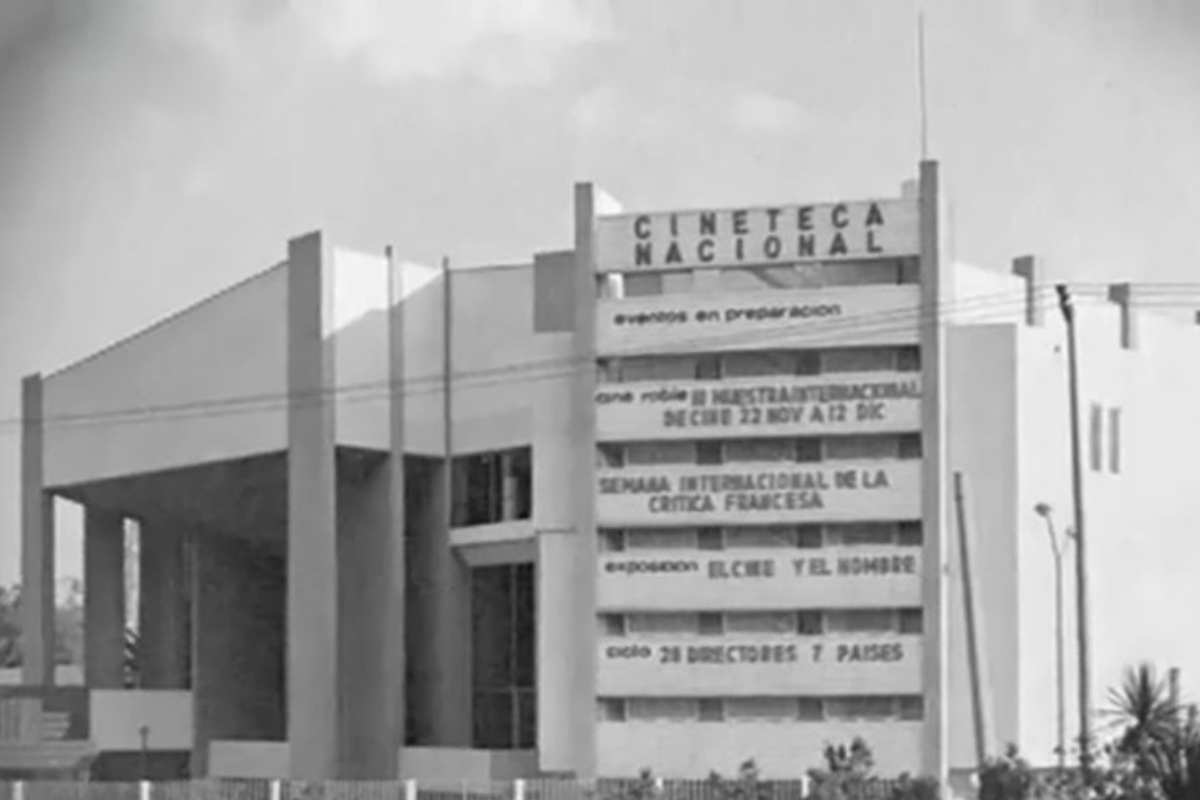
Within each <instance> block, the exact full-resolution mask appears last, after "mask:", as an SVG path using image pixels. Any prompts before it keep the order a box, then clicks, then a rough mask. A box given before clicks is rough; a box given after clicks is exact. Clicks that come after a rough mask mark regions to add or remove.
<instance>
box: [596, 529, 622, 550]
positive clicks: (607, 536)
mask: <svg viewBox="0 0 1200 800" xmlns="http://www.w3.org/2000/svg"><path fill="white" fill-rule="evenodd" d="M624 551H625V532H624V531H600V552H601V553H622V552H624Z"/></svg>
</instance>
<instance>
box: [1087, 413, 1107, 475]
mask: <svg viewBox="0 0 1200 800" xmlns="http://www.w3.org/2000/svg"><path fill="white" fill-rule="evenodd" d="M1091 423H1092V424H1091V436H1090V439H1091V450H1092V472H1100V471H1101V470H1102V469H1104V453H1103V452H1102V451H1103V436H1104V431H1103V428H1104V409H1102V408H1101V407H1100V406H1099V405H1097V404H1096V403H1093V404H1092V418H1091Z"/></svg>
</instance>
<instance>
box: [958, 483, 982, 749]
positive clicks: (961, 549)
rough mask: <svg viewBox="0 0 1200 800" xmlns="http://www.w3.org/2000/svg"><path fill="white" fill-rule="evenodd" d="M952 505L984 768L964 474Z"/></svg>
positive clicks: (973, 706)
mask: <svg viewBox="0 0 1200 800" xmlns="http://www.w3.org/2000/svg"><path fill="white" fill-rule="evenodd" d="M954 507H955V511H956V513H957V517H958V553H959V559H960V562H961V565H962V582H963V609H964V611H965V612H966V617H967V620H966V622H967V665H968V668H969V670H970V675H971V711H972V721H973V722H974V728H975V761H976V764H977V765H978V767H979V768H980V769H983V766H984V764H985V762H986V761H987V739H986V738H985V736H986V731H987V721H986V720H985V719H984V713H985V712H984V708H983V685H982V680H981V679H980V675H979V635H978V631H977V630H976V622H977V620H976V617H975V591H974V582H973V581H972V574H971V551H970V543H969V540H970V537H969V536H968V535H967V513H966V501H965V500H964V499H963V477H962V473H961V472H956V473H954Z"/></svg>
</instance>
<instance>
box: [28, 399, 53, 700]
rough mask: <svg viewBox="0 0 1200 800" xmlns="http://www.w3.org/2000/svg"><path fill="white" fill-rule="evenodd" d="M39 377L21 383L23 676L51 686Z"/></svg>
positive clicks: (49, 529) (48, 535) (49, 527)
mask: <svg viewBox="0 0 1200 800" xmlns="http://www.w3.org/2000/svg"><path fill="white" fill-rule="evenodd" d="M44 459H45V417H44V409H43V384H42V376H41V375H29V376H27V377H26V378H25V379H24V380H23V381H22V382H21V587H22V590H21V652H22V654H23V655H24V660H23V661H22V663H21V680H22V681H23V682H24V683H26V684H32V685H40V686H53V685H54V639H55V634H54V577H55V573H54V551H55V542H54V538H55V531H54V498H53V496H52V495H51V494H50V493H48V492H47V491H46V488H45V485H44V482H45V474H44V471H43V470H44V463H45V461H44Z"/></svg>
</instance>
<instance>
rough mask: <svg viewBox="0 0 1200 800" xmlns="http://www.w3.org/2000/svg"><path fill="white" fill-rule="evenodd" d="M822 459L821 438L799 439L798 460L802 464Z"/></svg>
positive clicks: (797, 444)
mask: <svg viewBox="0 0 1200 800" xmlns="http://www.w3.org/2000/svg"><path fill="white" fill-rule="evenodd" d="M820 460H821V440H820V439H797V440H796V461H798V462H799V463H801V464H813V463H816V462H818V461H820Z"/></svg>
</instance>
